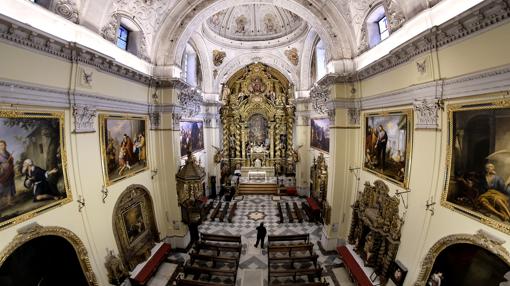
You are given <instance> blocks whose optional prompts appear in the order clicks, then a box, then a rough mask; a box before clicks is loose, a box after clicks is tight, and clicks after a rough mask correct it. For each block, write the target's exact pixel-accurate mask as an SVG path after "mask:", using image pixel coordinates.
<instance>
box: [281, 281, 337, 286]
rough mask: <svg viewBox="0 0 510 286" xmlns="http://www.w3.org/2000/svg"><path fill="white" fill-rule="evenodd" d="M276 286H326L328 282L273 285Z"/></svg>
mask: <svg viewBox="0 0 510 286" xmlns="http://www.w3.org/2000/svg"><path fill="white" fill-rule="evenodd" d="M275 285H278V286H328V285H329V284H328V282H304V283H292V284H280V283H278V284H275Z"/></svg>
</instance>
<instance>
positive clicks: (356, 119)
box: [347, 108, 361, 125]
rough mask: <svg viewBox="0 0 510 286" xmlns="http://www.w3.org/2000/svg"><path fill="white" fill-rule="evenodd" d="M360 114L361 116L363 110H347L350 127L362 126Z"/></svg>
mask: <svg viewBox="0 0 510 286" xmlns="http://www.w3.org/2000/svg"><path fill="white" fill-rule="evenodd" d="M360 114H361V110H360V109H359V108H349V109H347V116H348V118H349V124H350V125H359V124H360Z"/></svg>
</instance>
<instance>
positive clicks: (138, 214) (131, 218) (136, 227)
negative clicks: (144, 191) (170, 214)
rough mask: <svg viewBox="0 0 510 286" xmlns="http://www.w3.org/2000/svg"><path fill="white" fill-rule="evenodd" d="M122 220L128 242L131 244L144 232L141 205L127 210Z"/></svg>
mask: <svg viewBox="0 0 510 286" xmlns="http://www.w3.org/2000/svg"><path fill="white" fill-rule="evenodd" d="M123 218H124V226H125V229H126V234H127V238H128V241H129V243H132V242H133V241H135V240H136V239H137V238H138V237H139V236H140V235H141V234H142V233H143V232H144V231H145V222H144V219H143V214H142V207H141V205H140V204H137V205H134V206H133V207H131V208H130V209H128V210H127V211H126V212H125V213H124V216H123Z"/></svg>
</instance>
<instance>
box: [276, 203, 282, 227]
mask: <svg viewBox="0 0 510 286" xmlns="http://www.w3.org/2000/svg"><path fill="white" fill-rule="evenodd" d="M276 206H277V208H278V216H279V217H280V223H283V212H282V205H281V204H280V202H277V203H276Z"/></svg>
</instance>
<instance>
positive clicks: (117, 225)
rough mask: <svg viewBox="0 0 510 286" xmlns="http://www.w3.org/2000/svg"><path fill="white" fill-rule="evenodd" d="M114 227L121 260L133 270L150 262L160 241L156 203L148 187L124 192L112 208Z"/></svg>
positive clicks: (135, 186) (127, 189)
mask: <svg viewBox="0 0 510 286" xmlns="http://www.w3.org/2000/svg"><path fill="white" fill-rule="evenodd" d="M131 217H133V218H136V222H134V221H131ZM112 225H113V232H114V235H115V241H116V242H117V248H118V249H119V256H120V259H121V260H122V262H123V263H124V265H125V266H126V269H129V271H131V270H133V268H134V267H135V266H136V265H137V264H139V263H140V262H142V261H144V260H145V259H147V254H148V253H150V249H151V248H152V247H153V246H154V244H155V243H156V241H159V232H158V229H157V226H156V220H155V215H154V203H153V201H152V197H151V195H150V192H149V190H147V188H145V186H143V185H136V184H135V185H130V186H128V187H127V188H126V189H125V190H124V191H123V192H122V194H121V195H120V197H119V198H118V199H117V202H116V203H115V207H114V208H113V218H112Z"/></svg>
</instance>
